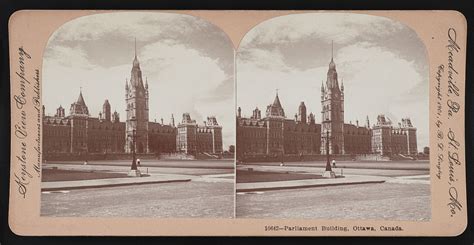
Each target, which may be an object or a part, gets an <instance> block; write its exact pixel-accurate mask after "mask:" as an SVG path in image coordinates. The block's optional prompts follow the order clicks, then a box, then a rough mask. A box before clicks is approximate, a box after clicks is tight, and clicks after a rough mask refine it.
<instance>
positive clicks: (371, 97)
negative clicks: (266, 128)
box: [236, 13, 429, 151]
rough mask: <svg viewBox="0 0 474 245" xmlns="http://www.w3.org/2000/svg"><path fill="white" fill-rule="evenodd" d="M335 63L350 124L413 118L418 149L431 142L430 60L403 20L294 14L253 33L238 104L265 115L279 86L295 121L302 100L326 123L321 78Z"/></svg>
mask: <svg viewBox="0 0 474 245" xmlns="http://www.w3.org/2000/svg"><path fill="white" fill-rule="evenodd" d="M331 42H334V62H335V63H336V69H337V72H338V77H339V84H341V82H342V81H343V83H344V89H345V102H344V106H345V122H346V123H349V122H352V123H353V124H355V123H356V120H358V121H359V124H363V125H365V121H366V116H369V120H370V124H371V125H373V124H375V123H376V118H377V115H379V114H385V115H386V116H387V117H388V118H389V119H390V120H391V121H392V123H393V124H394V125H398V122H401V119H402V118H404V117H410V118H411V121H412V123H413V124H414V126H415V127H416V128H417V139H418V151H423V147H425V146H428V145H429V131H428V130H429V129H428V126H429V118H428V116H429V115H428V111H429V107H428V106H429V105H428V101H429V97H428V79H429V78H428V77H429V76H428V68H429V67H428V57H427V53H426V49H425V46H424V44H423V43H422V42H421V40H420V39H419V38H418V36H417V34H416V33H415V32H414V31H413V30H412V29H410V28H409V27H408V26H406V25H404V24H403V23H400V22H397V21H393V20H391V19H388V18H384V17H377V16H370V15H363V14H351V13H308V14H292V15H287V16H282V17H276V18H273V19H270V20H267V21H264V22H262V23H260V24H258V25H257V26H255V27H254V28H253V29H252V30H250V31H249V32H248V33H247V34H246V35H245V37H244V38H243V39H242V41H241V43H240V47H239V49H238V51H237V56H236V88H237V106H240V107H241V108H242V114H243V116H250V115H251V113H252V110H253V109H254V108H255V107H258V108H259V109H261V110H262V113H263V114H264V113H265V109H266V106H267V105H269V104H271V103H272V102H273V99H274V97H275V93H276V90H277V89H278V94H279V97H280V101H281V103H282V106H283V108H284V109H285V114H286V115H287V117H288V118H293V117H294V114H295V113H296V112H297V109H298V106H299V104H300V102H301V101H304V102H305V104H306V107H307V111H308V114H309V113H310V112H313V113H314V114H315V115H316V122H317V123H320V122H321V97H320V96H321V83H322V81H324V82H325V81H326V77H327V71H328V65H329V62H330V60H331Z"/></svg>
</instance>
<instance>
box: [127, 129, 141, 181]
mask: <svg viewBox="0 0 474 245" xmlns="http://www.w3.org/2000/svg"><path fill="white" fill-rule="evenodd" d="M128 137H131V138H132V145H131V151H132V166H131V168H130V172H129V173H128V176H132V177H141V174H140V170H138V168H137V156H136V153H135V144H136V138H137V130H136V129H133V131H132V135H128Z"/></svg>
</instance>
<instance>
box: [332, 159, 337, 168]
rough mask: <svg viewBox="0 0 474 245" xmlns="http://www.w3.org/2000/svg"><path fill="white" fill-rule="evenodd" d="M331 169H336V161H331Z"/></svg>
mask: <svg viewBox="0 0 474 245" xmlns="http://www.w3.org/2000/svg"><path fill="white" fill-rule="evenodd" d="M332 167H333V168H336V160H334V159H333V160H332Z"/></svg>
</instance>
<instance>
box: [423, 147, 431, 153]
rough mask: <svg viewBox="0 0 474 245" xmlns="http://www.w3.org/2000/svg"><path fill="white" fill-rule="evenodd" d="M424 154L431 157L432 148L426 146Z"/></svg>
mask: <svg viewBox="0 0 474 245" xmlns="http://www.w3.org/2000/svg"><path fill="white" fill-rule="evenodd" d="M423 153H424V154H426V155H429V154H430V148H429V147H428V146H425V148H423Z"/></svg>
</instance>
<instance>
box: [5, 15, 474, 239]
mask: <svg viewBox="0 0 474 245" xmlns="http://www.w3.org/2000/svg"><path fill="white" fill-rule="evenodd" d="M466 35H467V26H466V19H465V18H464V16H463V15H462V14H460V13H459V12H456V11H227V10H226V11H204V10H189V11H184V10H182V11H171V10H167V11H157V10H153V11H151V10H150V11H145V10H143V11H128V10H127V11H114V10H108V11H91V10H22V11H17V12H15V13H14V14H13V15H12V16H11V17H10V20H9V38H10V40H9V52H10V69H11V70H10V78H11V80H10V86H11V91H10V93H11V173H10V209H9V225H10V228H11V230H12V231H13V232H14V233H16V234H18V235H28V236H33V235H34V236H86V235H87V236H90V235H96V236H456V235H459V234H461V233H462V232H463V231H464V229H465V227H466V225H467V210H466V209H467V204H466V177H465V176H466V172H465V171H466V169H465V168H466V162H465V125H464V121H465V120H464V118H465V111H464V108H465V102H464V97H465V73H466V40H467V39H466Z"/></svg>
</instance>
